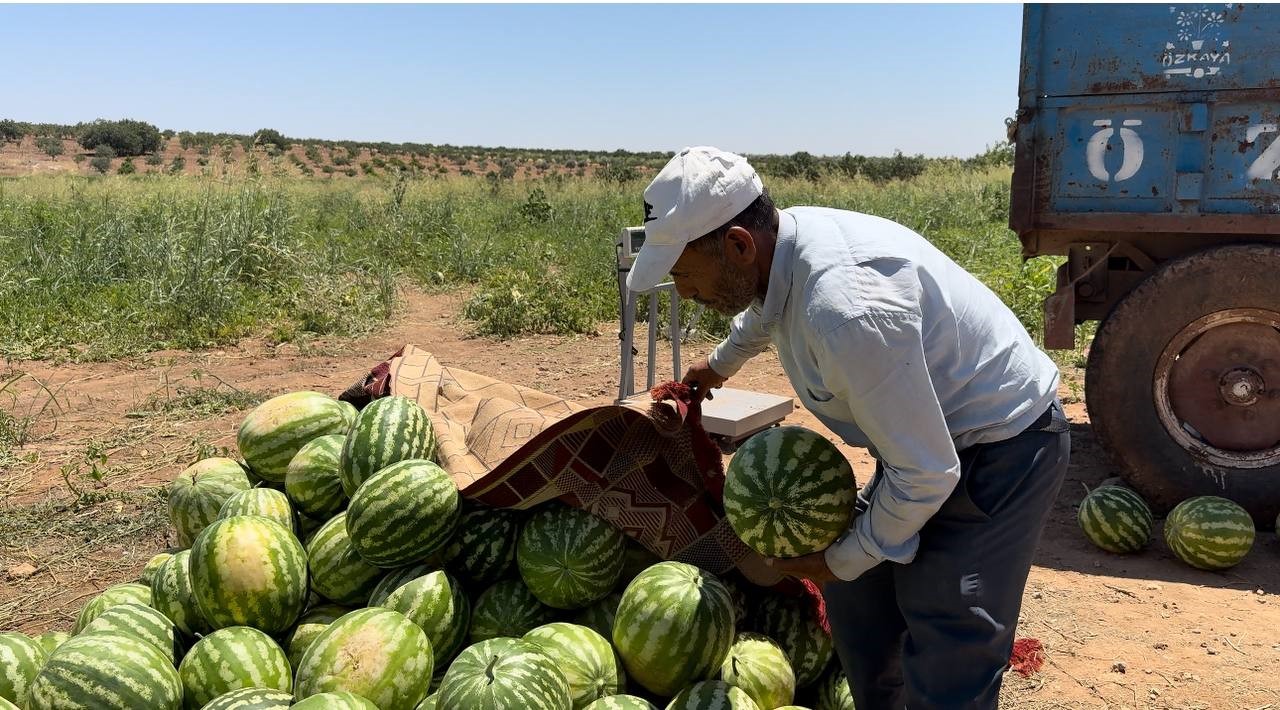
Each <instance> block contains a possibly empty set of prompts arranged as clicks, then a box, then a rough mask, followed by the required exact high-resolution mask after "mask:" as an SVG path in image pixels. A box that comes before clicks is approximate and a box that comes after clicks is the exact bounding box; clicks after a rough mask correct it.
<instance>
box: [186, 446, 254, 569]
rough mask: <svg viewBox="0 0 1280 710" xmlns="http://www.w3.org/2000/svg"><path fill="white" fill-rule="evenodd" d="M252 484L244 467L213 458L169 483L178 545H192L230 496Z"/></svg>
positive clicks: (237, 463) (203, 460) (190, 468)
mask: <svg viewBox="0 0 1280 710" xmlns="http://www.w3.org/2000/svg"><path fill="white" fill-rule="evenodd" d="M252 487H253V484H252V483H250V481H249V475H248V474H246V473H245V470H244V467H243V466H241V465H240V463H239V462H238V461H234V460H232V459H228V458H222V457H214V458H208V459H202V460H200V461H197V462H195V463H193V464H191V465H190V466H188V467H187V468H186V470H184V471H183V472H182V473H180V474H178V477H177V478H175V479H173V482H172V483H170V484H169V520H170V521H172V522H173V527H174V528H176V529H177V531H178V545H179V546H180V547H191V543H192V542H194V541H195V539H196V536H197V535H199V534H200V531H201V530H204V529H205V527H207V526H208V525H209V523H212V522H213V521H214V520H216V519H217V518H218V511H219V510H221V509H222V504H223V503H225V502H226V501H227V499H228V498H230V497H231V496H233V495H235V494H236V493H239V492H240V491H247V490H249V489H250V488H252Z"/></svg>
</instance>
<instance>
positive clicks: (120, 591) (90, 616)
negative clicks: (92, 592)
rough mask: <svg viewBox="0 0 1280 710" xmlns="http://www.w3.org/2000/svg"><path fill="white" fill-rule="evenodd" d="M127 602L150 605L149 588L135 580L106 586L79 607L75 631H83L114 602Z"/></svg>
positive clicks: (113, 604)
mask: <svg viewBox="0 0 1280 710" xmlns="http://www.w3.org/2000/svg"><path fill="white" fill-rule="evenodd" d="M129 603H134V604H143V605H146V606H151V588H150V587H147V586H145V585H142V584H138V583H137V582H125V583H124V584H116V585H113V586H110V587H107V588H106V589H104V590H102V593H101V594H99V595H98V596H96V597H94V598H92V599H90V600H89V601H88V602H86V603H85V605H84V606H83V607H81V609H80V615H79V616H78V617H76V628H75V633H77V634H78V633H80V632H81V631H84V629H85V627H86V626H88V625H89V624H90V623H91V622H92V621H93V620H94V619H96V618H98V615H99V614H101V613H102V612H104V611H106V610H107V609H110V608H111V607H113V606H115V605H116V604H129Z"/></svg>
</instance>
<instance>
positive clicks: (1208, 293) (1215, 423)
mask: <svg viewBox="0 0 1280 710" xmlns="http://www.w3.org/2000/svg"><path fill="white" fill-rule="evenodd" d="M1085 397H1086V404H1087V407H1088V411H1089V419H1090V421H1091V422H1092V424H1093V429H1094V432H1095V434H1096V435H1097V437H1098V440H1099V442H1100V443H1101V444H1102V446H1103V447H1104V448H1105V449H1107V450H1108V452H1109V453H1110V454H1111V455H1112V457H1113V458H1114V459H1115V461H1116V462H1117V464H1118V465H1119V466H1120V468H1121V471H1120V475H1121V476H1122V477H1123V478H1125V480H1127V481H1128V482H1129V484H1130V485H1132V486H1133V487H1134V488H1135V489H1136V490H1138V492H1140V493H1142V495H1143V496H1145V497H1146V498H1147V500H1148V501H1149V502H1150V503H1151V504H1152V505H1153V506H1154V507H1155V508H1157V509H1158V510H1160V511H1162V512H1164V511H1168V509H1169V508H1171V507H1173V506H1174V505H1177V504H1178V503H1179V502H1180V501H1182V500H1185V499H1186V498H1189V497H1192V496H1197V495H1218V496H1223V497H1225V498H1230V499H1231V500H1234V501H1235V502H1237V503H1239V504H1240V505H1242V506H1244V507H1245V509H1247V510H1248V511H1249V513H1250V514H1251V515H1252V516H1253V518H1254V520H1255V522H1257V524H1258V525H1259V526H1262V527H1267V528H1270V527H1271V526H1273V525H1274V524H1275V520H1276V514H1277V512H1280V247H1277V246H1271V245H1263V244H1242V245H1234V246H1227V247H1219V248H1216V249H1211V250H1208V251H1203V252H1199V253H1196V254H1192V255H1191V256H1188V257H1184V258H1182V259H1178V260H1176V261H1172V262H1170V263H1168V264H1166V265H1164V266H1162V267H1161V268H1160V269H1159V270H1158V271H1156V273H1154V274H1153V275H1152V276H1151V277H1149V278H1148V279H1146V280H1145V281H1143V282H1142V283H1141V284H1139V285H1138V286H1137V287H1136V288H1134V289H1133V291H1131V292H1130V293H1129V294H1128V295H1126V296H1125V297H1124V299H1123V300H1122V301H1120V303H1118V304H1117V305H1116V307H1115V308H1114V309H1113V310H1112V312H1111V314H1110V315H1109V316H1108V317H1107V319H1106V320H1105V321H1104V322H1103V323H1102V325H1101V327H1100V328H1099V329H1098V333H1097V336H1096V337H1095V338H1094V341H1093V345H1092V347H1091V349H1090V352H1089V364H1088V369H1087V371H1086V374H1085Z"/></svg>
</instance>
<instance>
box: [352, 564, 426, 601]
mask: <svg viewBox="0 0 1280 710" xmlns="http://www.w3.org/2000/svg"><path fill="white" fill-rule="evenodd" d="M438 569H440V566H439V565H433V564H429V563H426V562H415V563H413V564H411V565H405V566H404V567H397V568H396V569H393V570H391V571H390V572H387V573H386V576H384V577H383V578H382V579H380V580H378V584H377V585H376V586H374V588H373V592H371V593H370V594H369V606H382V602H384V601H386V600H387V597H389V596H391V593H392V592H394V591H395V590H397V589H399V588H400V587H402V586H404V585H405V584H408V583H409V582H412V581H413V580H415V579H417V578H419V577H423V576H425V575H428V574H431V573H432V572H435V571H436V570H438Z"/></svg>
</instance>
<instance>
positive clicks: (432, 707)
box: [414, 694, 440, 710]
mask: <svg viewBox="0 0 1280 710" xmlns="http://www.w3.org/2000/svg"><path fill="white" fill-rule="evenodd" d="M439 697H440V695H439V694H435V695H428V696H427V697H425V698H423V699H422V702H420V703H418V707H416V708H414V710H436V703H437V700H438V699H439Z"/></svg>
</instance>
